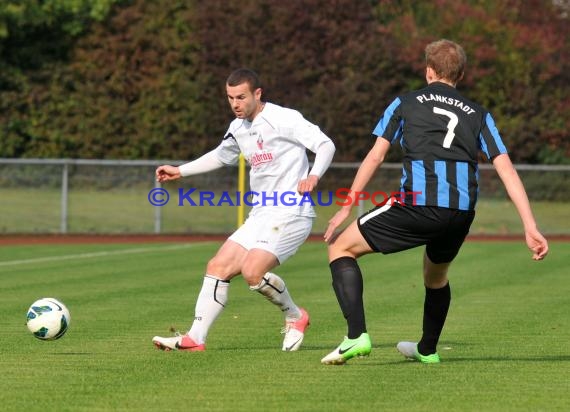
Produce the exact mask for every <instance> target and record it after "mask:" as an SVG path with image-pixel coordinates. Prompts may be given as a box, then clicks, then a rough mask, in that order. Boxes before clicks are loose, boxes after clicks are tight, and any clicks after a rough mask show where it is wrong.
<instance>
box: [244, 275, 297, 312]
mask: <svg viewBox="0 0 570 412" xmlns="http://www.w3.org/2000/svg"><path fill="white" fill-rule="evenodd" d="M249 288H250V289H251V290H255V291H257V292H259V293H261V294H262V295H263V296H265V297H266V298H267V300H269V301H270V302H271V303H273V304H274V305H276V306H278V307H279V309H281V312H283V313H285V319H286V320H287V321H293V320H299V319H301V311H300V310H299V308H298V307H297V305H295V303H294V302H293V299H291V295H289V291H288V290H287V286H285V282H284V281H283V279H281V278H280V277H279V276H277V275H276V274H275V273H271V272H267V273H266V274H265V276H263V279H261V282H259V284H257V285H256V286H250V287H249Z"/></svg>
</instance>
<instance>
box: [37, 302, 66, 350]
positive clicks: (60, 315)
mask: <svg viewBox="0 0 570 412" xmlns="http://www.w3.org/2000/svg"><path fill="white" fill-rule="evenodd" d="M70 321H71V317H70V315H69V310H68V309H67V307H66V306H65V305H64V304H63V303H62V302H60V301H59V300H57V299H54V298H42V299H38V300H36V301H35V302H34V303H32V306H30V309H28V316H27V320H26V326H27V327H28V329H29V330H30V332H32V333H33V334H34V336H35V337H36V338H38V339H41V340H56V339H59V338H61V337H62V336H63V335H65V332H67V328H68V327H69V322H70Z"/></svg>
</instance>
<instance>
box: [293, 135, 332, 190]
mask: <svg viewBox="0 0 570 412" xmlns="http://www.w3.org/2000/svg"><path fill="white" fill-rule="evenodd" d="M335 151H336V147H335V145H334V143H333V142H332V140H330V139H328V140H326V141H324V142H322V143H321V144H320V145H319V147H318V148H317V151H316V152H315V161H314V163H313V167H312V168H311V170H310V171H309V175H308V176H307V178H306V179H303V180H301V181H300V182H299V184H298V185H297V191H298V192H299V193H307V192H309V193H310V192H312V191H313V190H314V189H315V187H317V184H318V183H319V179H320V178H321V177H323V175H324V174H325V172H326V171H327V169H328V168H329V166H330V165H331V162H332V159H333V156H334V153H335Z"/></svg>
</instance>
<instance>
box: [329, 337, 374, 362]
mask: <svg viewBox="0 0 570 412" xmlns="http://www.w3.org/2000/svg"><path fill="white" fill-rule="evenodd" d="M371 350H372V343H371V342H370V336H368V333H363V334H362V335H360V336H359V337H358V338H356V339H348V338H347V337H345V338H344V340H343V341H342V343H341V344H340V345H339V346H338V348H336V349H335V350H333V351H332V352H331V353H329V354H328V355H327V356H325V357H324V358H322V359H321V363H323V364H325V365H343V364H345V363H346V361H347V360H349V359H352V358H354V357H355V356H357V357H359V358H360V357H364V356H368V355H370V351H371Z"/></svg>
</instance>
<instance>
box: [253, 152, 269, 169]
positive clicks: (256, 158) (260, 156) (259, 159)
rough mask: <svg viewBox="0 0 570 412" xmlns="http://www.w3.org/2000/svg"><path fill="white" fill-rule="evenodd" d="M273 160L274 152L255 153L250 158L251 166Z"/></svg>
mask: <svg viewBox="0 0 570 412" xmlns="http://www.w3.org/2000/svg"><path fill="white" fill-rule="evenodd" d="M271 161H273V154H272V153H254V154H253V155H251V157H250V158H249V164H250V165H251V167H257V166H259V165H262V164H264V163H269V162H271Z"/></svg>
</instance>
